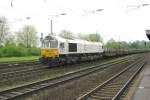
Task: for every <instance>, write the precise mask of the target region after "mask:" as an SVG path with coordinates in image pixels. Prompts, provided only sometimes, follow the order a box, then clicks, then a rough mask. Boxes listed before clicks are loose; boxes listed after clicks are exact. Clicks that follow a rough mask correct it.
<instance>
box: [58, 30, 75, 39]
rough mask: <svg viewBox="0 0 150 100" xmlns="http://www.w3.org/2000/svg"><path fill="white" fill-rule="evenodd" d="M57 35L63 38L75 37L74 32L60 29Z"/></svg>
mask: <svg viewBox="0 0 150 100" xmlns="http://www.w3.org/2000/svg"><path fill="white" fill-rule="evenodd" d="M59 36H60V37H63V38H65V39H74V38H75V36H74V34H73V33H72V32H71V31H68V30H62V31H61V32H60V34H59Z"/></svg>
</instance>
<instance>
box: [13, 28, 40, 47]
mask: <svg viewBox="0 0 150 100" xmlns="http://www.w3.org/2000/svg"><path fill="white" fill-rule="evenodd" d="M16 35H17V43H18V44H19V45H22V46H25V47H27V48H30V47H36V46H37V44H38V36H37V30H36V28H35V27H34V26H32V25H25V26H24V27H23V28H22V29H21V30H20V31H18V32H16Z"/></svg>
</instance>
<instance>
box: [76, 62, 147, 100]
mask: <svg viewBox="0 0 150 100" xmlns="http://www.w3.org/2000/svg"><path fill="white" fill-rule="evenodd" d="M145 63H146V61H144V60H142V61H141V62H136V63H134V64H132V65H129V66H128V67H127V68H125V69H124V70H122V71H121V72H119V73H117V74H116V75H114V76H112V77H111V78H109V79H108V80H107V81H105V82H104V83H102V84H100V85H98V86H97V87H96V88H94V89H93V90H91V91H89V92H88V93H86V94H84V95H82V96H81V97H79V98H78V99H77V100H121V99H122V98H121V96H122V94H123V93H124V91H125V90H126V89H127V88H128V86H129V84H130V83H131V82H132V81H133V79H134V77H135V76H136V75H137V74H138V73H139V72H140V70H141V69H142V68H143V67H144V65H145Z"/></svg>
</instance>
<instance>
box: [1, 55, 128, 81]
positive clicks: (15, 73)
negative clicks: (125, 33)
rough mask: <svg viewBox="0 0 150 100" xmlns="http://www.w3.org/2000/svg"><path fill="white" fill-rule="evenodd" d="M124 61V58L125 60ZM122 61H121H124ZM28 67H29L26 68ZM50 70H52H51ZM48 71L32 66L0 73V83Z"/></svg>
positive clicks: (42, 67) (45, 67) (41, 67)
mask: <svg viewBox="0 0 150 100" xmlns="http://www.w3.org/2000/svg"><path fill="white" fill-rule="evenodd" d="M125 59H126V58H125ZM125 59H122V60H125ZM28 67H29V66H28ZM51 70H52V69H51ZM49 71H50V69H48V68H47V66H43V65H40V64H39V65H33V66H32V68H31V67H29V68H25V69H24V68H23V69H16V70H11V71H7V72H5V73H4V72H1V73H0V80H1V81H0V83H4V82H7V81H9V80H13V79H14V80H15V79H19V78H22V77H20V76H24V77H23V78H25V77H30V76H33V75H34V76H36V75H38V74H42V73H46V72H49Z"/></svg>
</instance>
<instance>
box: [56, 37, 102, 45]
mask: <svg viewBox="0 0 150 100" xmlns="http://www.w3.org/2000/svg"><path fill="white" fill-rule="evenodd" d="M54 38H55V39H56V40H58V41H60V42H66V41H68V42H69V43H81V44H82V43H83V44H101V45H102V43H101V42H91V41H87V40H81V39H65V38H62V37H60V36H54Z"/></svg>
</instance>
